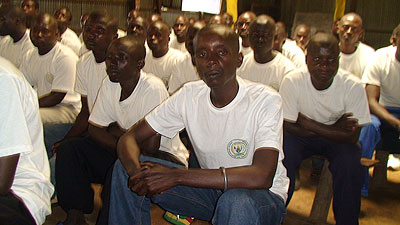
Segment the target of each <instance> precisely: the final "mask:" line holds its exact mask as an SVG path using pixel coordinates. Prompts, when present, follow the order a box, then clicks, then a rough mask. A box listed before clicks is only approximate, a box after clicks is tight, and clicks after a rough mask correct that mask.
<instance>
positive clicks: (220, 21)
mask: <svg viewBox="0 0 400 225" xmlns="http://www.w3.org/2000/svg"><path fill="white" fill-rule="evenodd" d="M208 24H225V20H224V18H223V17H222V16H221V15H214V16H212V17H211V18H210V20H209V21H208Z"/></svg>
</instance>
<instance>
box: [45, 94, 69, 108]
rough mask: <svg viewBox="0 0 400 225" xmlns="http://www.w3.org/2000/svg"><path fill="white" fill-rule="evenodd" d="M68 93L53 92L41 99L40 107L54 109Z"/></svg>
mask: <svg viewBox="0 0 400 225" xmlns="http://www.w3.org/2000/svg"><path fill="white" fill-rule="evenodd" d="M65 95H66V93H61V92H51V93H50V94H49V95H46V96H43V97H41V98H40V99H39V107H53V106H56V105H58V104H59V103H61V101H62V100H63V99H64V97H65Z"/></svg>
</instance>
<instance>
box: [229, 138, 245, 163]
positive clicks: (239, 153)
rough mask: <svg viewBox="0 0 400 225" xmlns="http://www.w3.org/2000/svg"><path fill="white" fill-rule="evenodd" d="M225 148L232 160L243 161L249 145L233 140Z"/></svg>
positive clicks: (243, 141)
mask: <svg viewBox="0 0 400 225" xmlns="http://www.w3.org/2000/svg"><path fill="white" fill-rule="evenodd" d="M227 148H228V149H227V150H228V154H229V155H230V156H231V157H232V158H234V159H244V158H246V157H247V155H248V153H249V143H247V141H245V140H241V139H233V140H232V141H230V142H229V144H228V147H227Z"/></svg>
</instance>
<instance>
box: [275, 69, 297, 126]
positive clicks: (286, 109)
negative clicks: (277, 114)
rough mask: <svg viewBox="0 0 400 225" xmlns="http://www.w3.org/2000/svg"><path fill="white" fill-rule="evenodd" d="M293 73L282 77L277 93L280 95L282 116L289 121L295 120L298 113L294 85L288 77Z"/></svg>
mask: <svg viewBox="0 0 400 225" xmlns="http://www.w3.org/2000/svg"><path fill="white" fill-rule="evenodd" d="M292 75H294V74H293V73H291V74H289V75H288V76H286V77H284V78H283V81H282V85H281V87H280V89H279V93H280V94H281V96H282V103H283V104H282V105H283V118H284V119H285V120H287V121H289V122H296V121H297V117H298V115H299V110H298V105H297V96H298V93H297V89H296V85H295V84H294V83H293V81H292V79H290V78H291V77H290V76H292Z"/></svg>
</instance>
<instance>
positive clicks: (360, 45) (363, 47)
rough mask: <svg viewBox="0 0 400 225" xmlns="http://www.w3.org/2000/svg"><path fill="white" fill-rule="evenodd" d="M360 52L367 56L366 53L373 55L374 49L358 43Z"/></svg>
mask: <svg viewBox="0 0 400 225" xmlns="http://www.w3.org/2000/svg"><path fill="white" fill-rule="evenodd" d="M358 47H359V48H360V50H361V51H362V53H363V54H368V53H374V52H375V49H374V48H372V47H371V46H369V45H367V44H364V43H362V42H360V44H359V46H358Z"/></svg>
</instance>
